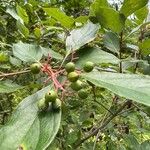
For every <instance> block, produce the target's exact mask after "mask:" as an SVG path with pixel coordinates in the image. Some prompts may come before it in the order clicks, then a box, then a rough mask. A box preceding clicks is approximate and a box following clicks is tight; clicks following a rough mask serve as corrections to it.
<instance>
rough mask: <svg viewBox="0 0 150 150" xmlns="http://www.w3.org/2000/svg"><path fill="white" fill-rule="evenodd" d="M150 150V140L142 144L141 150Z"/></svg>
mask: <svg viewBox="0 0 150 150" xmlns="http://www.w3.org/2000/svg"><path fill="white" fill-rule="evenodd" d="M149 148H150V140H147V141H144V142H143V143H141V150H149Z"/></svg>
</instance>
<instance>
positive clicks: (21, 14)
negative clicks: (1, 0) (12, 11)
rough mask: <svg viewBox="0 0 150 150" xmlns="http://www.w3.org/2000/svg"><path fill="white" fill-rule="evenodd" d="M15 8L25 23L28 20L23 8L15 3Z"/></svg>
mask: <svg viewBox="0 0 150 150" xmlns="http://www.w3.org/2000/svg"><path fill="white" fill-rule="evenodd" d="M16 10H17V14H18V15H19V17H20V18H21V19H22V20H23V21H24V22H25V23H26V24H27V23H28V22H29V17H28V15H27V13H26V11H25V9H23V8H22V7H20V6H19V5H17V7H16Z"/></svg>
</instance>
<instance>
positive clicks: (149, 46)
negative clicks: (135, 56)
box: [139, 39, 150, 56]
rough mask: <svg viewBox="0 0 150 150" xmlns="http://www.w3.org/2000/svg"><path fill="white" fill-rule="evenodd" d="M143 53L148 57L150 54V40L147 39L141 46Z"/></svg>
mask: <svg viewBox="0 0 150 150" xmlns="http://www.w3.org/2000/svg"><path fill="white" fill-rule="evenodd" d="M139 47H140V49H141V53H142V54H143V55H144V56H146V55H149V54H150V39H146V40H145V41H143V42H142V43H141V44H140V45H139Z"/></svg>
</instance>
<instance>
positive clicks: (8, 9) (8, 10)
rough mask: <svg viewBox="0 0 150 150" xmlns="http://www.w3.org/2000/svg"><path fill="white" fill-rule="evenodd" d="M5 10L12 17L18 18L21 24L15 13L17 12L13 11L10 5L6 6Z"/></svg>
mask: <svg viewBox="0 0 150 150" xmlns="http://www.w3.org/2000/svg"><path fill="white" fill-rule="evenodd" d="M6 12H7V13H8V14H10V15H11V16H12V17H13V18H14V19H16V20H20V22H21V23H22V24H23V20H22V18H21V17H20V16H19V15H18V14H17V12H16V11H15V9H13V8H11V7H8V8H7V9H6Z"/></svg>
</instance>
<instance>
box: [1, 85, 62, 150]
mask: <svg viewBox="0 0 150 150" xmlns="http://www.w3.org/2000/svg"><path fill="white" fill-rule="evenodd" d="M49 89H50V87H46V88H44V89H42V90H41V91H38V92H37V93H35V94H33V95H31V96H29V97H27V98H25V99H24V100H23V101H22V102H21V103H20V104H19V106H18V108H17V109H16V111H15V112H14V113H13V114H12V116H11V119H10V121H9V122H8V123H7V124H6V125H5V126H4V127H2V128H1V129H0V148H1V149H3V150H17V149H18V148H19V146H20V147H23V148H24V150H29V149H30V150H31V149H32V150H46V148H47V147H48V146H49V145H50V143H51V142H52V141H53V139H54V137H55V136H56V133H57V132H58V129H59V125H60V120H61V111H53V110H52V109H49V110H47V111H46V112H39V110H38V108H37V101H38V100H40V99H41V98H43V96H44V94H45V93H46V92H47V91H48V90H49Z"/></svg>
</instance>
